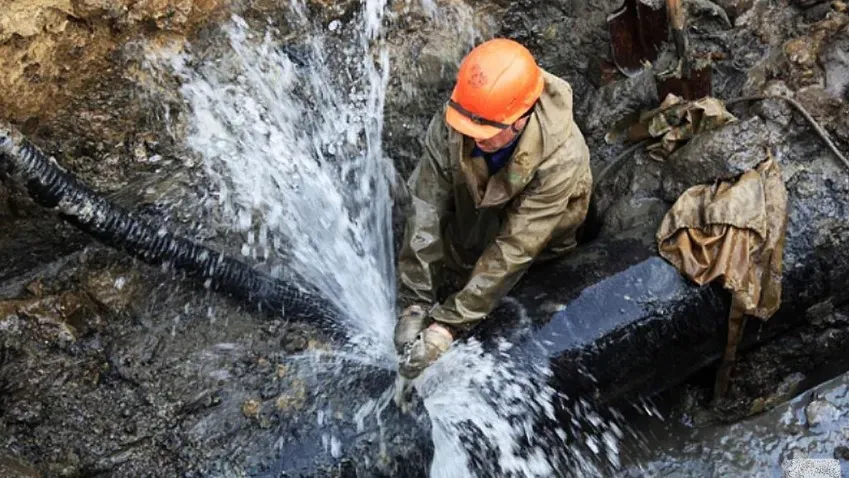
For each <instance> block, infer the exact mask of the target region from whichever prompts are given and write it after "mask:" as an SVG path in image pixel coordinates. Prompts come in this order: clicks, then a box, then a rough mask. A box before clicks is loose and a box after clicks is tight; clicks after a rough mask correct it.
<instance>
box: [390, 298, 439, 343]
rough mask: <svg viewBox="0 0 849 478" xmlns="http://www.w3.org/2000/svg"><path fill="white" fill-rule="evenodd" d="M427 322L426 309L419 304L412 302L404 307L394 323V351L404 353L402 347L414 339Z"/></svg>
mask: <svg viewBox="0 0 849 478" xmlns="http://www.w3.org/2000/svg"><path fill="white" fill-rule="evenodd" d="M429 322H430V320H429V319H428V316H427V311H425V309H424V307H422V306H421V305H419V304H413V305H411V306H409V307H407V308H406V309H404V310H403V311H402V312H401V317H399V318H398V323H397V324H395V351H396V352H398V354H402V353H404V349H405V348H406V347H407V346H408V345H410V344H411V343H412V342H413V341H414V340H416V337H418V336H419V332H421V331H422V330H424V328H425V327H427V326H428V323H429Z"/></svg>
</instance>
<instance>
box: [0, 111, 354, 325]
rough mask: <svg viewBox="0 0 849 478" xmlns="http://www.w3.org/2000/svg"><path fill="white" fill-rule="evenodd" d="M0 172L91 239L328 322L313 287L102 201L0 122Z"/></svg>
mask: <svg viewBox="0 0 849 478" xmlns="http://www.w3.org/2000/svg"><path fill="white" fill-rule="evenodd" d="M0 172H3V173H5V174H3V176H4V177H3V179H6V180H12V181H13V182H14V183H16V184H18V185H20V186H22V187H24V188H25V189H26V190H27V192H28V193H29V195H30V197H31V198H32V199H33V200H34V201H35V202H36V203H38V204H39V205H41V206H44V207H47V208H55V209H56V210H57V211H58V213H59V215H60V217H62V218H63V219H64V220H65V221H67V222H69V223H71V224H72V225H74V226H75V227H77V228H78V229H80V230H81V231H83V232H85V233H86V234H89V235H90V236H92V237H94V238H95V239H97V240H98V241H99V242H101V243H103V244H106V245H108V246H111V247H113V248H115V249H119V250H122V251H125V252H126V253H128V254H129V255H131V256H133V257H135V258H137V259H139V260H141V261H144V262H146V263H148V264H152V265H161V264H169V265H170V266H172V267H174V268H175V269H176V270H179V271H182V272H184V273H186V275H188V276H191V277H194V278H196V279H199V280H201V281H203V283H204V285H205V286H206V287H209V288H211V289H213V290H217V291H221V292H223V293H224V294H226V295H229V296H231V297H233V298H235V299H238V300H241V301H243V302H246V303H248V304H249V305H251V306H254V307H256V308H258V309H260V310H262V311H264V312H268V313H271V314H280V313H283V314H284V315H285V316H286V317H293V316H294V317H302V318H307V319H309V320H310V321H311V322H314V323H317V324H318V325H320V326H323V327H326V328H327V327H332V325H333V321H334V319H335V318H336V317H338V316H339V315H338V313H337V310H336V308H335V307H333V306H332V305H331V304H330V303H329V302H328V301H327V300H325V299H324V298H322V297H321V296H319V295H318V294H317V293H316V292H313V291H310V290H306V289H303V288H300V287H298V286H296V285H294V284H291V283H288V282H285V281H282V280H278V279H274V278H272V277H270V276H268V275H265V274H263V273H261V272H259V271H257V270H255V269H253V268H251V267H250V266H248V265H247V264H245V263H243V262H240V261H237V260H234V259H232V258H230V257H227V256H225V255H224V254H223V253H220V252H217V251H214V250H212V249H209V248H207V247H204V246H202V245H199V244H196V243H194V242H192V241H190V240H188V239H185V238H182V237H178V236H176V235H174V234H171V233H169V232H167V231H166V230H165V229H163V228H161V227H157V226H155V225H153V224H151V223H149V222H147V221H145V220H143V219H141V218H138V217H134V216H133V214H132V213H130V212H128V211H126V210H124V209H123V208H121V207H119V206H117V205H115V204H112V203H110V202H109V201H107V200H106V199H104V198H102V197H101V196H99V195H98V194H97V193H95V192H94V191H92V190H91V189H90V188H88V187H87V186H86V185H85V184H83V183H82V182H80V181H79V180H78V179H77V178H75V177H74V176H73V175H71V174H70V173H68V172H66V171H65V170H63V169H62V168H61V167H60V166H59V165H58V164H57V163H56V162H55V161H54V160H53V159H52V158H48V157H47V156H45V155H44V153H42V152H41V151H40V150H39V149H38V148H36V147H35V146H34V145H33V144H32V143H30V142H29V141H28V140H27V139H26V138H25V137H24V136H23V135H22V134H21V133H20V132H19V131H17V130H15V129H14V128H12V127H11V126H10V125H9V124H8V123H5V122H2V121H0Z"/></svg>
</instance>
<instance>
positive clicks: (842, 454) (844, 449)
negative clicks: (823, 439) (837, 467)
mask: <svg viewBox="0 0 849 478" xmlns="http://www.w3.org/2000/svg"><path fill="white" fill-rule="evenodd" d="M833 456H834V458H836V459H838V460H845V461H849V446H846V445H838V446H836V447H834V455H833Z"/></svg>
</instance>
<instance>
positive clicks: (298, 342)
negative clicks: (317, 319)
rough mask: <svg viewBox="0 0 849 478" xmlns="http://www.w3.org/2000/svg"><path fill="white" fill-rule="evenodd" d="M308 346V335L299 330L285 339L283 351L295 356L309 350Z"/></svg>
mask: <svg viewBox="0 0 849 478" xmlns="http://www.w3.org/2000/svg"><path fill="white" fill-rule="evenodd" d="M308 345H309V340H308V339H307V336H306V334H304V333H303V332H301V331H298V330H294V331H291V332H289V333H288V334H286V336H285V337H283V350H285V351H286V353H290V354H294V353H298V352H303V351H304V350H306V349H307V346H308Z"/></svg>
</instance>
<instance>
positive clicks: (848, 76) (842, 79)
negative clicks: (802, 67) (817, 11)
mask: <svg viewBox="0 0 849 478" xmlns="http://www.w3.org/2000/svg"><path fill="white" fill-rule="evenodd" d="M844 8H845V4H844ZM819 60H820V64H822V67H823V69H825V90H826V91H827V92H828V93H829V94H831V95H832V96H835V97H837V98H845V99H849V96H847V91H846V86H847V85H849V31H847V30H845V29H844V30H843V31H842V32H841V33H839V34H837V35H836V36H835V37H834V38H832V40H831V42H830V43H829V44H828V45H826V46H825V48H823V51H822V53H821V54H820V58H819Z"/></svg>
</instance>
